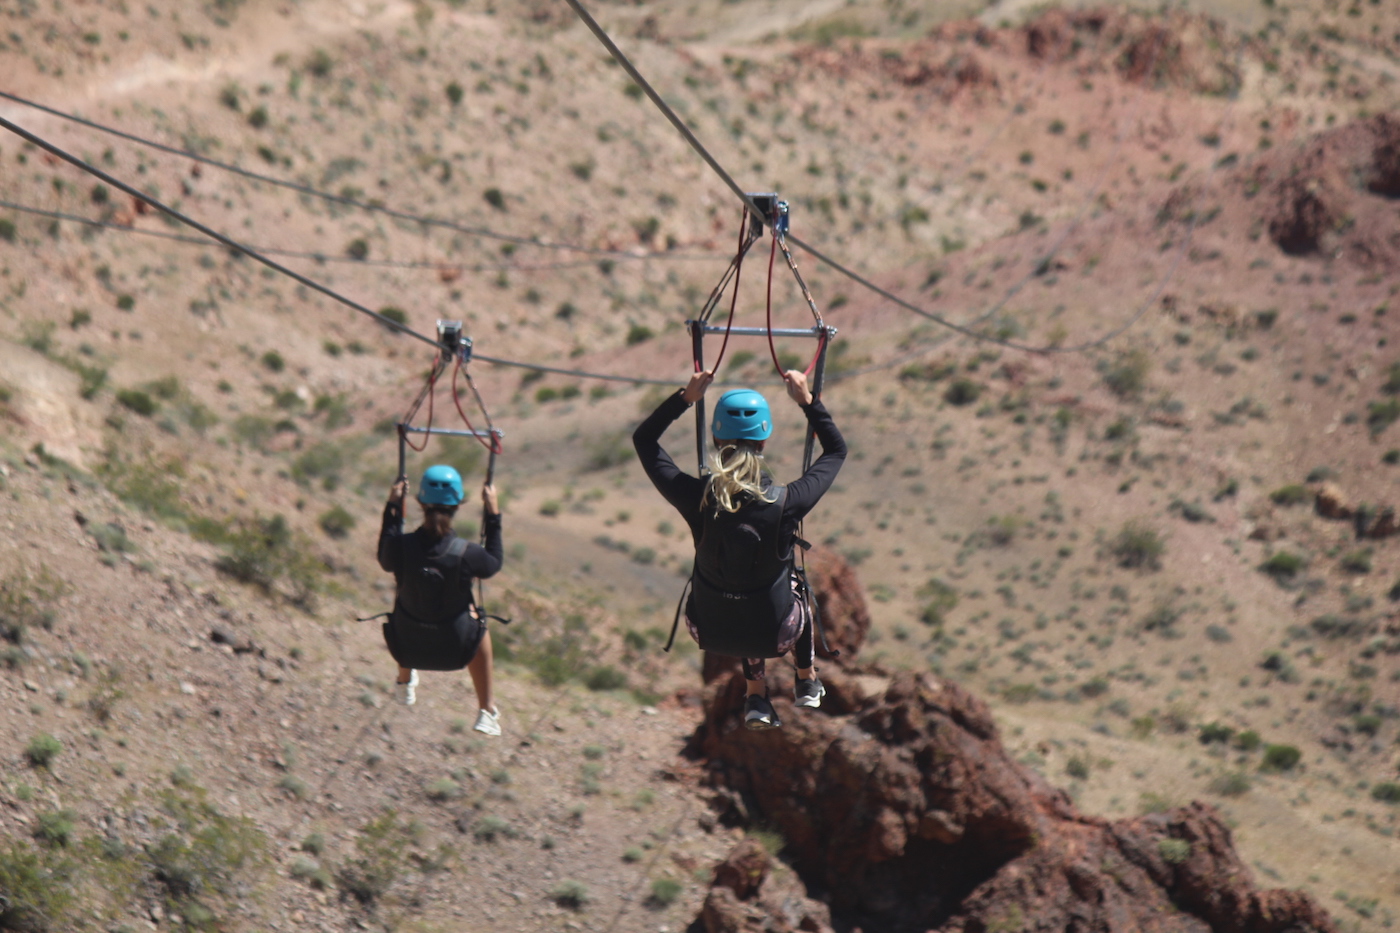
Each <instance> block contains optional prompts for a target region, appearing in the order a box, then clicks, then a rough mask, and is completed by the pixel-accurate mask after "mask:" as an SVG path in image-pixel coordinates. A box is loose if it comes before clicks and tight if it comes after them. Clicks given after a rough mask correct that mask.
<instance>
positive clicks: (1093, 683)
mask: <svg viewBox="0 0 1400 933" xmlns="http://www.w3.org/2000/svg"><path fill="white" fill-rule="evenodd" d="M1109 687H1110V685H1109V682H1108V681H1107V680H1106V679H1105V678H1103V677H1094V678H1091V679H1090V680H1086V681H1084V683H1082V684H1080V685H1079V692H1080V693H1081V694H1082V695H1084V696H1086V697H1088V698H1089V699H1091V700H1092V699H1094V698H1095V697H1101V696H1103V695H1104V694H1105V693H1107V692H1108V691H1109Z"/></svg>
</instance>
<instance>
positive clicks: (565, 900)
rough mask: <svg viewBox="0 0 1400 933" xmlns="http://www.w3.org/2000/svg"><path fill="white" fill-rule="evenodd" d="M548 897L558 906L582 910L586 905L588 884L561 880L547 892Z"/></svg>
mask: <svg viewBox="0 0 1400 933" xmlns="http://www.w3.org/2000/svg"><path fill="white" fill-rule="evenodd" d="M549 896H550V898H551V899H552V900H553V901H554V903H556V904H558V905H559V906H560V907H567V908H568V909H569V910H583V908H585V907H587V906H588V901H589V897H588V886H587V885H585V884H584V883H583V882H581V881H561V882H560V883H559V884H557V885H555V886H554V888H553V889H552V890H551V891H550V892H549Z"/></svg>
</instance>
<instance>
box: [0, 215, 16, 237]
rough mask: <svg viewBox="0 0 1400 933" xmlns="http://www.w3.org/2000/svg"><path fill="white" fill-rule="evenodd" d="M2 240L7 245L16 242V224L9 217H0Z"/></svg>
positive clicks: (0, 235)
mask: <svg viewBox="0 0 1400 933" xmlns="http://www.w3.org/2000/svg"><path fill="white" fill-rule="evenodd" d="M0 240H4V241H5V242H6V243H13V242H14V241H15V222H14V221H13V220H10V219H9V218H7V217H0Z"/></svg>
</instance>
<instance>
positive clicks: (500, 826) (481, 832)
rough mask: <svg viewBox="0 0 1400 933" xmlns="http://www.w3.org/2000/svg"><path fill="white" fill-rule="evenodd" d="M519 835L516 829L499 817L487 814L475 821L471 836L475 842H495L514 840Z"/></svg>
mask: <svg viewBox="0 0 1400 933" xmlns="http://www.w3.org/2000/svg"><path fill="white" fill-rule="evenodd" d="M518 835H520V834H519V832H518V831H516V829H515V828H514V827H513V826H511V825H510V824H509V823H507V822H506V821H505V820H503V819H501V818H500V817H499V816H495V815H494V814H490V813H488V814H487V815H486V816H483V817H482V818H481V819H479V820H477V821H476V825H475V826H473V827H472V836H473V838H475V839H476V841H477V842H495V841H496V840H497V839H498V838H500V839H514V838H515V837H516V836H518Z"/></svg>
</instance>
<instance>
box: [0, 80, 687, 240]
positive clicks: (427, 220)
mask: <svg viewBox="0 0 1400 933" xmlns="http://www.w3.org/2000/svg"><path fill="white" fill-rule="evenodd" d="M0 98H3V99H5V100H9V101H13V102H14V103H17V104H22V105H24V106H26V107H32V108H34V109H35V110H39V111H42V112H44V113H47V114H51V115H52V116H55V117H59V118H60V119H63V120H68V121H70V122H73V123H76V124H78V125H79V126H85V127H88V128H89V129H94V130H97V131H98V132H101V133H107V134H108V135H111V136H116V137H118V138H119V139H125V140H127V141H129V142H134V143H136V144H137V145H140V146H145V147H147V148H150V149H155V150H158V151H160V152H165V153H169V154H170V155H177V156H181V157H182V158H186V159H190V160H192V161H195V162H199V163H201V164H203V165H208V166H211V167H213V168H217V169H222V170H223V171H226V172H232V173H234V174H235V175H241V176H243V177H244V178H248V179H251V180H253V181H260V182H263V183H265V184H269V185H276V186H277V187H279V188H287V189H289V190H292V191H296V192H298V193H300V194H305V195H309V196H311V197H314V198H321V199H322V200H325V201H332V202H334V203H336V204H343V205H345V206H346V207H354V208H358V209H359V210H363V211H372V212H374V213H379V214H385V215H387V216H389V217H396V218H398V219H399V220H407V221H412V222H413V223H417V224H422V225H424V226H427V227H440V228H442V229H444V230H454V231H456V232H458V233H465V234H468V235H469V236H477V237H483V238H486V239H491V240H500V241H502V242H505V243H514V244H515V245H517V246H535V247H539V248H541V249H557V250H564V251H567V252H574V253H586V254H588V255H592V256H606V257H611V258H613V259H630V260H650V259H665V260H670V259H674V258H677V257H675V256H672V255H671V254H669V253H646V254H644V255H641V256H638V255H637V254H635V253H629V252H627V251H626V250H614V249H600V248H597V247H592V246H577V245H575V244H571V243H551V242H548V241H546V240H541V239H539V238H538V237H524V236H517V235H515V234H510V233H500V232H497V231H495V230H490V229H487V228H486V227H472V226H467V225H466V224H460V223H457V222H455V221H451V220H441V219H439V218H435V217H425V216H422V215H420V214H413V213H410V212H408V211H401V210H396V209H395V208H391V207H386V206H384V205H382V204H375V203H373V202H370V201H360V200H357V199H356V198H349V197H345V196H344V195H339V194H332V193H330V192H328V191H321V190H319V189H317V188H312V187H311V186H309V185H303V184H301V183H299V182H294V181H287V180H286V179H284V178H276V177H274V176H272V175H264V174H262V173H260V172H254V171H251V170H249V169H246V168H241V167H239V166H237V165H233V164H232V163H229V162H221V161H219V160H218V159H211V158H210V157H208V156H205V155H200V154H199V153H197V152H191V151H190V150H188V149H177V148H176V147H174V146H167V145H165V144H164V143H159V142H156V141H155V140H152V139H146V138H145V137H143V136H137V135H136V134H134V133H128V132H126V131H124V130H119V129H116V128H115V127H111V126H107V125H105V124H102V123H98V122H96V121H94V120H89V119H86V118H84V117H80V116H77V115H76V114H71V113H65V112H64V111H62V110H57V109H55V108H53V107H49V106H46V105H45V104H41V103H38V102H37V101H32V100H29V99H28V98H25V97H20V96H19V95H18V94H12V93H10V92H8V91H3V90H0Z"/></svg>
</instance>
